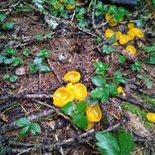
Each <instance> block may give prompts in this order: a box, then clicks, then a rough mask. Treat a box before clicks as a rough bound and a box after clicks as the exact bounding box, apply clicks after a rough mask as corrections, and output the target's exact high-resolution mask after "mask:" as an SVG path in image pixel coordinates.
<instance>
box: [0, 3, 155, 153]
mask: <svg viewBox="0 0 155 155" xmlns="http://www.w3.org/2000/svg"><path fill="white" fill-rule="evenodd" d="M33 2H34V3H33ZM33 2H30V1H28V0H27V1H20V0H14V1H10V0H0V21H1V23H0V34H1V36H0V49H1V53H0V78H1V81H0V154H2V155H3V154H9V155H13V154H30V155H41V154H45V155H50V154H51V155H53V154H56V155H57V154H62V155H82V154H83V155H87V154H99V152H98V151H97V149H96V144H95V142H96V139H95V133H96V132H97V131H108V132H112V133H113V132H115V131H117V130H119V129H120V130H121V129H123V130H125V131H128V132H129V133H131V134H132V135H133V137H134V141H135V145H136V147H135V150H134V152H133V153H132V154H135V155H140V154H143V153H146V154H155V145H154V143H155V137H154V135H155V125H154V123H152V122H150V121H148V120H147V119H146V115H147V113H148V112H155V84H154V83H155V67H154V65H155V54H154V53H153V52H155V46H154V39H155V13H154V9H153V8H152V6H150V5H148V3H145V2H143V3H142V4H141V5H140V6H139V7H129V6H125V8H126V10H128V13H127V17H125V18H124V20H123V21H122V22H120V23H119V24H118V25H117V26H115V27H110V26H109V25H108V22H106V21H105V18H104V16H105V15H102V16H101V15H99V16H95V17H94V13H95V9H94V8H96V9H98V12H100V11H101V10H99V8H98V7H97V6H98V4H99V1H97V3H96V4H92V5H91V4H89V3H87V4H85V5H79V6H77V8H84V9H86V10H87V11H86V13H87V14H86V13H85V14H82V13H81V14H82V15H81V16H80V13H79V12H80V11H79V10H78V9H73V10H69V11H66V12H67V13H68V14H67V17H61V16H59V14H60V13H61V11H60V10H59V11H58V10H57V11H56V16H54V15H51V14H50V13H49V12H50V9H49V7H50V4H48V3H47V2H48V1H47V2H46V1H45V2H44V3H43V4H42V6H43V7H44V8H46V9H47V10H48V11H49V12H48V13H47V12H45V11H40V8H39V7H38V6H39V5H41V3H38V4H39V5H37V1H33ZM38 2H39V1H38ZM92 2H93V1H92ZM64 10H65V9H64ZM64 10H63V11H64ZM66 12H65V13H66ZM77 14H78V15H79V16H80V19H78V17H77V16H76V15H77ZM96 14H97V13H96ZM83 16H84V17H83ZM7 22H8V23H7ZM78 22H79V23H78ZM85 22H87V24H86V23H85ZM129 22H133V23H134V24H135V25H136V26H137V27H139V28H140V29H142V31H143V33H144V37H141V38H140V39H139V38H138V39H135V40H132V41H130V42H128V43H127V44H123V45H121V44H120V43H119V44H118V45H117V46H115V45H113V44H114V42H115V39H116V38H114V39H108V38H106V36H105V31H106V30H107V29H112V30H113V31H115V32H116V31H118V30H119V31H121V32H122V33H126V32H127V24H128V23H129ZM80 24H81V25H80ZM113 41H114V42H113ZM111 42H113V43H111ZM128 44H132V45H134V46H135V48H136V50H137V53H136V54H133V55H132V54H130V53H128V52H127V50H126V49H125V47H126V46H127V45H128ZM105 45H107V46H105ZM40 51H41V52H42V53H43V55H42V56H38V52H40ZM46 51H47V52H46ZM4 53H5V54H4ZM46 54H47V55H46ZM40 58H41V59H40ZM34 60H35V62H36V63H35V62H34ZM96 62H102V63H106V64H108V69H106V75H105V77H106V78H107V80H109V81H108V82H112V80H111V79H113V77H114V76H116V71H118V70H119V71H121V72H118V74H119V75H121V76H119V75H118V80H120V81H119V82H120V83H119V85H120V86H122V88H123V91H124V92H125V94H126V95H125V96H123V95H122V94H119V95H117V96H111V95H110V96H108V99H107V101H106V103H101V102H102V101H100V100H98V102H99V103H100V107H101V109H102V113H103V117H102V120H101V121H100V122H98V123H95V125H94V127H93V128H92V129H90V130H83V129H79V128H78V127H77V126H76V125H75V124H73V122H72V119H71V118H70V117H69V116H66V115H65V114H64V113H62V111H61V110H60V108H57V107H55V106H54V105H53V104H52V103H53V98H52V95H53V93H54V92H55V90H56V89H57V88H59V87H63V86H65V85H66V82H64V81H63V77H64V75H65V74H66V73H67V72H68V71H73V70H75V71H78V72H80V74H81V80H80V82H81V83H83V84H84V85H85V86H86V88H87V90H88V92H89V94H91V92H92V90H94V89H95V88H96V86H95V85H94V83H93V82H92V77H94V75H96V68H95V65H94V64H95V63H96ZM145 62H146V63H145ZM36 64H37V65H38V64H39V65H40V68H37V66H36ZM101 70H102V68H101ZM97 76H98V75H97ZM123 77H124V78H125V79H126V82H124V81H121V80H123ZM98 82H100V81H98ZM90 96H91V95H90ZM92 96H93V95H92ZM92 96H91V97H92ZM106 97H107V96H106ZM106 97H105V98H106ZM96 98H97V97H96ZM97 99H98V98H97ZM23 117H26V118H27V119H28V120H30V121H32V122H35V123H37V124H39V126H40V128H41V132H40V133H39V134H37V135H33V134H30V133H28V134H26V135H25V136H24V137H22V138H21V137H20V136H19V131H20V128H19V126H18V125H17V123H16V121H17V120H18V119H19V118H23Z"/></svg>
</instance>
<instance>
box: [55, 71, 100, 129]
mask: <svg viewBox="0 0 155 155" xmlns="http://www.w3.org/2000/svg"><path fill="white" fill-rule="evenodd" d="M63 79H64V81H66V82H69V83H68V84H67V85H66V87H60V88H58V89H57V90H56V91H55V92H54V94H53V104H54V105H55V106H57V107H63V106H65V105H66V104H67V103H68V102H69V101H73V100H75V101H82V100H84V99H85V98H86V97H87V96H88V92H87V88H86V86H85V85H84V84H82V83H79V81H80V79H81V74H80V73H79V72H77V71H69V72H68V73H66V74H65V76H64V78H63ZM86 117H87V120H88V126H87V129H91V128H92V127H93V126H94V123H95V122H99V121H100V120H101V118H102V112H101V109H100V106H99V104H98V103H96V104H93V105H87V110H86Z"/></svg>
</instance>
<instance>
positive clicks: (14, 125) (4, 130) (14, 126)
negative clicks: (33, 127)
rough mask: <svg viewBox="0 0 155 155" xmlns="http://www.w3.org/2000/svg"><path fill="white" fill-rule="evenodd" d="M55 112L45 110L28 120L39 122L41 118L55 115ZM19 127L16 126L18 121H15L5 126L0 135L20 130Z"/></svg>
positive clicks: (29, 117)
mask: <svg viewBox="0 0 155 155" xmlns="http://www.w3.org/2000/svg"><path fill="white" fill-rule="evenodd" d="M54 113H55V110H54V109H50V110H44V111H42V112H40V113H37V114H33V115H31V116H28V117H27V119H28V120H30V121H34V120H37V119H39V118H41V117H44V116H47V115H51V114H54ZM18 128H19V127H17V126H16V121H13V122H11V123H7V124H5V125H3V126H2V127H1V129H0V133H6V132H7V131H10V130H13V129H18Z"/></svg>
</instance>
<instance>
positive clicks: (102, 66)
mask: <svg viewBox="0 0 155 155" xmlns="http://www.w3.org/2000/svg"><path fill="white" fill-rule="evenodd" d="M95 67H96V71H95V72H96V74H104V73H105V71H106V70H107V69H108V67H109V64H107V63H102V62H96V63H95Z"/></svg>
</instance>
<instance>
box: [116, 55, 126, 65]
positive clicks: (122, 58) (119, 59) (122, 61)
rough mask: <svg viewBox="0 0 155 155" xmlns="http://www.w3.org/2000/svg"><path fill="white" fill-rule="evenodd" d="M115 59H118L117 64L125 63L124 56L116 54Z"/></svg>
mask: <svg viewBox="0 0 155 155" xmlns="http://www.w3.org/2000/svg"><path fill="white" fill-rule="evenodd" d="M117 58H118V62H119V63H120V64H123V63H124V62H125V60H126V56H124V55H121V54H118V55H117Z"/></svg>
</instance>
